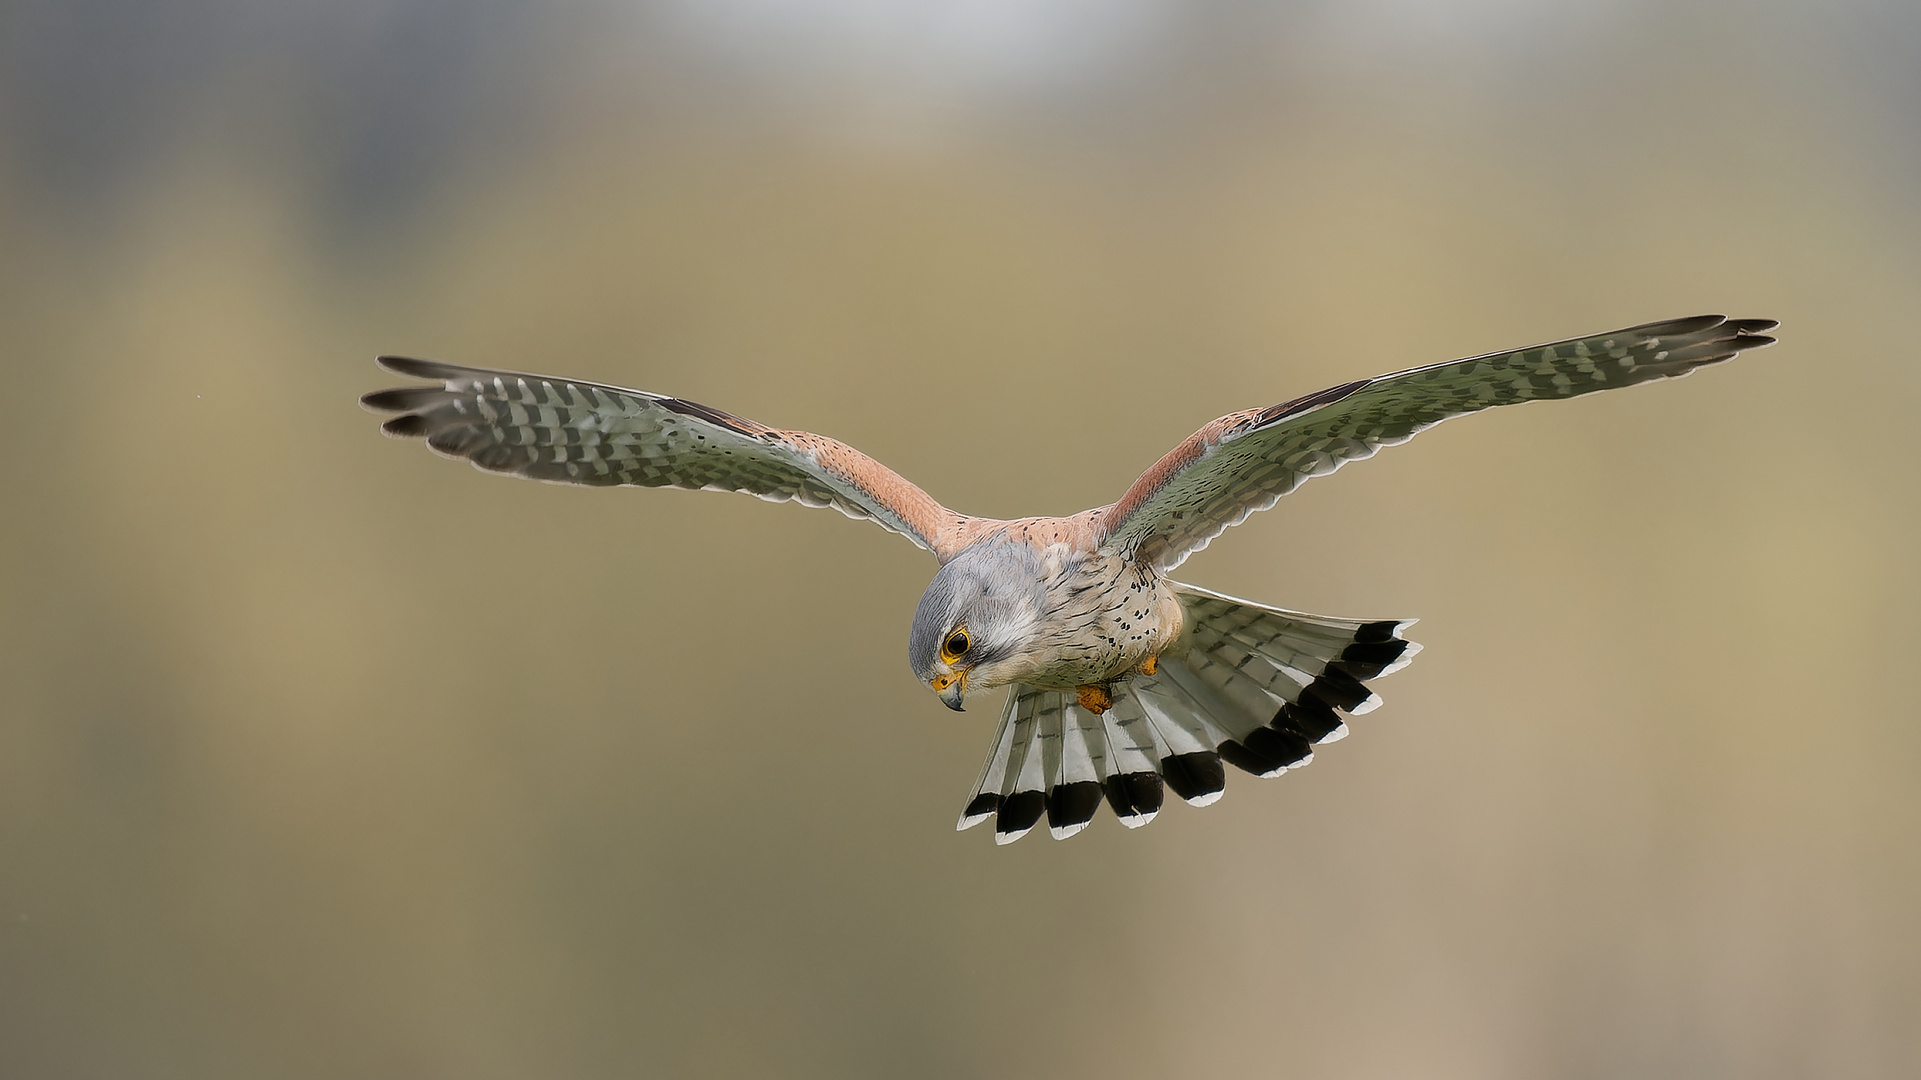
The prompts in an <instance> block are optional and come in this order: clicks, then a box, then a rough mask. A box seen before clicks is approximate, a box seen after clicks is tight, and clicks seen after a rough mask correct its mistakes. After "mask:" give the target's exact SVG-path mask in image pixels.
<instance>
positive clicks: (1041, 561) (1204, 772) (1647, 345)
mask: <svg viewBox="0 0 1921 1080" xmlns="http://www.w3.org/2000/svg"><path fill="white" fill-rule="evenodd" d="M1775 325H1776V324H1775V323H1774V321H1773V320H1771V319H1726V318H1723V317H1722V316H1719V315H1697V316H1695V317H1693V318H1687V319H1675V320H1672V321H1669V322H1657V323H1647V324H1645V325H1642V326H1634V327H1629V328H1627V329H1625V330H1616V331H1614V332H1613V333H1608V334H1599V335H1595V336H1593V337H1585V338H1573V339H1570V340H1567V341H1557V342H1554V343H1553V344H1551V345H1537V346H1534V347H1533V348H1527V349H1515V350H1511V351H1506V352H1498V353H1489V354H1487V355H1485V356H1476V357H1470V358H1468V359H1466V360H1453V361H1449V362H1446V363H1440V364H1430V365H1428V366H1426V367H1417V368H1412V369H1410V370H1407V371H1402V372H1397V373H1395V374H1392V375H1383V376H1380V377H1379V378H1374V379H1360V380H1357V381H1355V382H1349V383H1343V384H1341V385H1340V386H1335V387H1330V388H1328V389H1326V390H1322V391H1320V392H1319V393H1315V394H1309V395H1307V396H1306V397H1300V398H1296V399H1294V400H1293V401H1288V402H1283V403H1281V404H1279V405H1272V406H1269V407H1267V408H1264V409H1249V410H1247V411H1245V412H1236V413H1229V414H1228V415H1226V416H1223V417H1221V418H1219V419H1217V420H1214V421H1213V422H1211V423H1209V424H1207V425H1205V426H1203V427H1202V428H1201V429H1200V430H1199V431H1196V432H1195V433H1194V434H1193V435H1191V436H1189V437H1188V438H1187V440H1186V441H1184V442H1182V443H1181V444H1180V445H1179V446H1176V447H1175V448H1174V449H1173V450H1171V451H1169V452H1168V453H1167V455H1166V456H1165V457H1163V458H1161V459H1160V460H1159V461H1157V462H1155V463H1154V465H1153V467H1152V468H1149V469H1148V470H1147V471H1146V472H1145V473H1143V474H1141V477H1140V479H1138V480H1136V481H1134V484H1133V486H1131V487H1129V488H1128V489H1127V491H1126V492H1125V493H1123V494H1122V495H1121V497H1120V499H1119V500H1117V501H1115V502H1113V503H1109V504H1108V505H1106V506H1099V507H1095V508H1094V509H1092V510H1084V511H1082V512H1080V513H1078V514H1074V515H1072V516H1069V517H1036V518H1022V519H1020V520H1018V521H999V520H994V519H991V518H980V517H969V516H967V515H966V514H960V513H956V512H955V511H952V510H949V509H947V508H946V507H945V506H942V505H941V504H940V503H938V502H935V501H934V500H933V498H932V497H930V496H929V495H928V494H927V493H926V492H924V491H922V490H921V489H920V488H918V487H916V486H915V485H914V484H912V483H911V482H909V481H908V480H906V479H905V478H903V477H901V476H900V475H899V474H897V473H895V472H894V471H893V470H892V469H889V468H888V467H887V466H885V465H882V464H881V463H880V462H878V461H875V460H874V459H873V458H870V457H868V456H867V455H865V454H863V453H861V452H860V451H858V450H855V449H854V448H853V447H851V446H848V445H847V444H845V443H842V442H838V441H836V440H834V439H830V438H827V437H826V436H823V435H815V434H812V433H809V432H805V431H783V430H780V429H778V428H770V427H767V426H765V425H763V424H758V423H755V422H754V421H752V420H745V419H742V418H740V417H738V416H734V415H731V414H729V413H725V412H722V411H720V410H719V409H714V408H709V407H708V406H705V405H697V404H695V403H693V402H691V401H683V400H681V399H678V398H672V397H667V396H664V395H661V394H654V393H649V392H647V391H645V390H624V389H621V388H620V387H616V386H602V385H599V384H596V383H589V382H581V381H579V380H575V379H562V378H556V377H553V376H547V375H529V374H523V373H520V372H513V371H492V370H488V369H485V368H472V367H462V366H460V365H457V364H445V363H440V362H438V361H432V360H411V359H406V358H403V357H394V356H386V357H381V358H380V360H379V363H380V366H381V367H383V368H385V369H386V370H388V371H390V372H393V373H394V374H397V375H407V376H412V377H415V378H420V379H429V380H432V383H433V385H416V386H408V387H404V388H401V389H395V390H382V391H379V392H377V393H372V394H368V395H367V396H365V397H363V398H361V403H362V404H363V405H365V406H366V407H367V408H369V409H372V410H375V411H378V412H386V413H398V414H399V415H397V416H395V417H393V418H392V419H390V420H388V421H386V423H385V424H384V425H383V426H382V428H381V430H383V431H385V432H386V433H387V434H389V435H393V436H399V437H425V438H426V440H427V445H428V446H429V447H431V448H432V449H434V450H435V451H437V452H439V453H441V454H443V455H446V456H449V457H458V458H466V459H467V460H469V461H471V462H473V464H474V465H475V466H476V467H478V468H481V469H484V470H486V471H488V472H500V473H512V474H514V475H517V476H526V477H531V478H533V479H535V480H546V481H549V482H552V483H558V484H584V485H590V486H621V485H631V486H637V487H663V486H671V487H682V488H697V489H703V490H712V491H744V492H747V493H749V494H752V495H758V496H760V497H761V498H763V499H767V500H769V501H772V502H785V501H787V500H796V501H798V502H800V503H802V504H804V505H807V506H831V507H833V508H834V509H836V510H839V511H840V512H841V513H843V514H846V515H847V516H848V517H854V518H865V519H867V520H869V521H872V522H875V523H876V524H878V525H880V526H881V527H882V528H885V529H888V530H891V531H893V532H896V533H899V534H900V535H902V536H905V537H906V538H907V539H909V540H911V541H913V542H914V543H915V544H918V545H920V546H921V547H922V548H925V549H926V550H928V551H930V552H932V553H933V554H934V556H935V557H936V558H938V559H939V560H940V570H939V571H938V572H937V573H936V574H935V575H934V580H933V582H932V583H931V584H929V585H928V586H927V591H926V592H925V593H924V594H923V595H922V596H921V600H920V606H919V608H918V609H917V610H916V611H915V612H914V624H913V628H912V629H911V630H910V631H909V633H908V637H907V659H908V663H909V664H910V666H911V667H912V668H913V671H914V675H915V677H916V678H918V679H920V681H921V682H923V683H925V684H926V685H927V686H928V687H929V688H930V689H932V690H933V691H934V693H935V694H937V695H939V697H940V700H941V701H942V702H944V703H945V704H946V705H947V706H948V707H949V708H952V709H959V708H961V703H962V701H963V700H964V699H966V698H967V697H969V696H970V695H973V694H978V693H980V692H981V691H983V690H990V689H993V688H995V687H1001V686H1005V687H1008V688H1009V692H1008V695H1007V702H1006V706H1005V708H1004V709H1003V710H1002V713H1001V720H1000V727H999V729H998V730H997V731H996V733H995V735H994V742H993V745H992V748H991V749H990V750H989V752H988V755H987V764H986V765H985V767H983V768H982V770H981V774H980V779H979V780H977V781H976V782H975V784H974V787H973V790H972V791H970V792H969V794H968V799H967V803H966V807H965V809H963V810H962V812H961V817H960V823H959V828H962V829H966V828H969V827H971V826H973V825H977V824H979V823H981V822H983V821H985V820H987V819H988V818H990V817H991V818H993V819H994V839H995V841H996V842H998V843H1008V842H1010V841H1013V840H1017V839H1019V838H1020V837H1021V836H1023V835H1025V834H1026V833H1027V832H1028V830H1030V829H1032V828H1033V827H1034V826H1035V825H1036V824H1037V823H1038V822H1039V821H1040V820H1041V818H1042V817H1043V816H1044V817H1046V819H1047V824H1048V828H1049V830H1050V831H1051V832H1052V833H1053V835H1054V837H1055V838H1056V839H1063V838H1065V837H1068V836H1072V835H1073V834H1075V833H1077V832H1079V831H1080V830H1081V829H1083V828H1086V827H1087V824H1088V822H1090V821H1091V820H1093V817H1094V815H1095V813H1096V812H1097V811H1098V810H1099V808H1100V804H1101V802H1102V801H1103V799H1105V801H1106V802H1107V804H1108V805H1109V806H1111V807H1112V808H1113V810H1114V813H1115V815H1116V816H1117V817H1119V818H1120V821H1121V823H1122V824H1123V825H1126V826H1128V827H1130V828H1136V827H1139V826H1141V825H1145V824H1147V822H1148V821H1150V820H1152V819H1153V817H1154V815H1155V814H1156V813H1157V812H1158V811H1159V810H1160V807H1161V800H1162V792H1163V789H1171V790H1172V791H1173V792H1174V794H1175V795H1177V796H1179V797H1180V798H1182V799H1184V800H1186V801H1187V802H1189V803H1192V804H1193V805H1196V806H1205V805H1207V804H1208V803H1211V802H1213V801H1214V800H1215V799H1218V798H1219V797H1220V795H1221V792H1222V790H1223V788H1224V787H1225V786H1226V775H1225V770H1224V769H1223V768H1222V765H1221V763H1222V762H1226V763H1227V764H1230V765H1233V766H1235V767H1237V768H1240V769H1243V770H1245V771H1247V772H1250V773H1253V774H1255V775H1256V776H1279V775H1281V774H1282V773H1283V772H1285V771H1287V770H1288V769H1294V768H1299V767H1300V766H1302V765H1305V764H1307V763H1308V762H1309V761H1310V760H1311V759H1312V758H1313V756H1314V752H1313V747H1314V746H1316V745H1319V744H1321V743H1326V742H1331V741H1333V740H1335V739H1338V738H1340V737H1342V736H1343V735H1345V734H1346V733H1347V726H1346V722H1345V721H1346V717H1347V716H1349V715H1359V714H1362V713H1365V712H1368V711H1370V710H1372V709H1373V708H1375V707H1376V706H1377V705H1379V704H1380V700H1381V699H1380V698H1379V697H1378V696H1376V695H1375V694H1374V693H1373V691H1372V690H1370V689H1369V688H1368V685H1367V684H1368V683H1369V682H1371V681H1372V680H1374V679H1376V678H1379V677H1380V676H1382V675H1386V674H1388V673H1389V672H1392V671H1395V670H1397V669H1399V668H1401V667H1402V666H1404V665H1406V664H1407V662H1408V661H1409V660H1411V659H1412V658H1413V656H1414V654H1415V653H1416V652H1417V651H1419V649H1420V646H1419V645H1416V644H1415V643H1413V642H1411V641H1409V640H1407V639H1406V638H1405V637H1403V636H1402V631H1404V630H1405V629H1406V628H1407V627H1408V626H1409V625H1410V624H1411V623H1412V622H1413V620H1412V619H1406V620H1392V619H1389V620H1366V619H1336V618H1329V617H1326V616H1322V615H1309V614H1306V613H1304V612H1299V611H1289V610H1287V609H1285V608H1277V607H1269V606H1267V605H1265V604H1257V603H1253V602H1251V601H1247V600H1239V599H1235V598H1234V597H1231V596H1223V595H1221V594H1220V593H1216V592H1210V591H1208V590H1206V589H1202V588H1197V587H1196V586H1193V585H1188V584H1184V583H1182V582H1178V581H1174V580H1172V579H1171V578H1169V577H1168V576H1167V575H1168V574H1169V573H1170V572H1171V571H1172V570H1173V569H1174V568H1175V567H1177V566H1179V565H1180V564H1181V562H1182V560H1184V559H1186V558H1187V557H1188V556H1189V555H1190V554H1192V553H1194V552H1196V551H1199V550H1200V549H1201V548H1204V547H1206V546H1207V544H1208V541H1210V540H1212V539H1214V537H1216V536H1219V535H1220V534H1221V532H1222V531H1224V530H1225V529H1227V527H1228V526H1230V525H1237V524H1239V523H1240V522H1242V521H1243V520H1245V519H1246V518H1247V516H1248V515H1249V514H1252V513H1254V512H1255V511H1257V510H1265V509H1267V508H1268V507H1270V506H1273V505H1274V502H1275V500H1277V499H1279V498H1280V497H1281V496H1283V495H1286V494H1287V493H1288V492H1290V491H1293V490H1294V488H1295V487H1296V486H1298V485H1299V484H1300V483H1301V482H1302V481H1303V480H1306V479H1308V478H1310V477H1315V476H1324V475H1326V474H1328V473H1331V472H1333V471H1334V470H1336V469H1338V468H1340V467H1341V466H1342V465H1345V464H1347V463H1348V462H1350V461H1358V460H1360V459H1362V458H1365V457H1371V456H1373V454H1374V452H1375V451H1376V450H1378V449H1380V448H1381V447H1383V446H1392V445H1394V444H1396V443H1401V442H1405V441H1407V440H1408V439H1409V438H1411V437H1413V435H1414V434H1415V433H1416V432H1419V431H1422V430H1425V429H1426V428H1429V427H1432V426H1434V425H1435V424H1438V423H1440V422H1441V421H1443V420H1446V419H1448V418H1449V417H1453V416H1460V415H1462V414H1464V413H1471V412H1476V411H1479V410H1481V409H1485V408H1490V407H1492V406H1496V405H1513V404H1517V403H1520V402H1524V401H1539V400H1553V399H1558V398H1570V397H1575V396H1578V395H1581V394H1587V393H1592V392H1594V391H1597V390H1612V389H1614V388H1616V387H1621V386H1633V385H1634V384H1636V383H1643V382H1650V381H1653V380H1655V379H1666V378H1678V377H1679V376H1682V375H1686V374H1688V373H1690V372H1692V371H1693V370H1694V369H1696V368H1699V367H1705V366H1706V365H1708V364H1715V363H1719V362H1721V361H1723V360H1727V359H1730V358H1732V357H1733V356H1735V355H1736V354H1737V353H1739V352H1741V351H1742V350H1744V349H1752V348H1756V347H1758V346H1763V345H1768V344H1771V343H1772V342H1773V341H1774V339H1773V338H1771V337H1768V336H1766V332H1767V331H1769V330H1772V329H1773V328H1774V326H1775Z"/></svg>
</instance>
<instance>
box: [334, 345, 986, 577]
mask: <svg viewBox="0 0 1921 1080" xmlns="http://www.w3.org/2000/svg"><path fill="white" fill-rule="evenodd" d="M379 364H380V366H381V367H383V368H385V369H386V370H388V371H391V372H393V373H394V374H396V375H410V376H413V377H415V378H419V379H433V380H436V381H438V382H439V383H440V385H439V386H409V387H402V388H400V389H396V390H381V391H378V392H376V393H372V394H368V395H367V396H365V397H363V398H361V399H360V403H361V404H362V405H364V406H366V407H367V408H369V409H372V410H375V411H378V412H392V413H399V414H400V415H399V416H396V417H394V418H393V419H391V420H388V421H387V422H386V423H385V424H383V425H381V430H382V431H384V432H386V433H387V434H388V435H392V436H396V437H402V438H405V437H414V438H419V437H425V438H426V440H427V445H428V446H429V447H431V448H432V449H433V450H435V451H436V452H438V453H440V454H443V455H445V456H447V457H457V458H466V459H467V460H468V461H471V462H473V463H474V466H475V467H476V468H480V469H485V470H487V471H488V472H499V473H512V474H514V475H516V476H525V477H530V478H532V479H535V480H546V481H549V482H551V483H557V484H586V485H594V486H614V485H633V486H636V487H680V488H695V489H700V490H707V491H744V492H747V493H748V494H750V495H758V496H760V497H761V498H763V499H767V500H769V501H771V502H786V501H788V500H790V499H791V500H793V501H796V502H799V503H801V504H803V505H806V506H831V507H833V508H834V509H836V510H839V511H840V512H841V513H843V514H846V515H847V516H848V517H852V518H865V519H866V520H868V521H872V522H875V523H877V524H879V525H880V526H881V527H882V528H885V529H890V530H892V531H894V532H897V533H899V534H901V535H902V536H905V537H907V538H908V539H909V540H912V541H913V542H914V543H916V544H919V545H920V546H921V547H923V548H926V549H927V550H929V551H932V552H933V553H935V554H936V555H939V556H940V557H941V558H942V559H943V560H945V559H947V558H950V557H952V555H953V554H954V553H955V552H956V551H958V550H959V548H960V547H961V546H964V545H963V544H962V543H961V541H960V535H961V533H962V532H963V530H964V526H965V525H966V523H967V522H968V521H969V520H970V519H968V518H966V517H964V516H962V515H960V514H956V513H954V512H953V511H951V510H948V509H947V508H946V507H944V506H942V505H941V504H939V503H937V502H935V501H934V500H933V498H932V497H931V496H929V495H928V494H927V493H926V492H925V491H922V490H921V489H920V488H918V487H916V486H915V485H913V484H912V483H910V482H908V481H907V480H906V479H904V478H902V477H901V476H900V474H898V473H896V472H894V471H893V470H892V469H889V468H888V467H887V466H885V465H882V464H881V463H880V462H878V461H875V460H874V459H873V458H870V457H868V456H867V455H866V454H863V453H861V452H860V451H858V450H856V449H854V448H853V447H851V446H848V445H847V444H846V443H843V442H839V441H837V440H834V439H829V438H827V437H825V436H822V435H815V434H813V433H811V432H806V431H780V430H777V429H775V428H770V427H767V426H765V425H762V424H757V423H755V422H753V421H752V420H743V419H741V418H740V417H738V416H733V415H730V414H728V413H724V412H721V411H720V410H719V409H712V408H708V407H707V406H705V405H697V404H695V403H693V402H691V401H682V400H680V399H679V398H671V397H666V396H664V395H662V394H650V393H648V392H647V391H645V390H626V389H622V388H621V387H618V386H602V385H600V384H598V383H590V382H581V381H579V380H577V379H560V378H554V377H552V376H547V375H528V374H524V373H521V372H516V371H493V370H489V369H487V368H471V367H461V366H459V365H455V364H443V363H439V362H437V361H432V360H410V359H407V358H405V357H399V356H383V357H381V358H380V360H379Z"/></svg>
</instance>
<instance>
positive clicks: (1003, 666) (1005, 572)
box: [907, 541, 1047, 711]
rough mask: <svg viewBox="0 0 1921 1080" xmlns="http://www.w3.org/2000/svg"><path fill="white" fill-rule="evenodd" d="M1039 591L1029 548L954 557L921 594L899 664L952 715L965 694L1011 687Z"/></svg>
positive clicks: (1036, 616) (1035, 556) (1042, 589)
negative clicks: (905, 665) (904, 662)
mask: <svg viewBox="0 0 1921 1080" xmlns="http://www.w3.org/2000/svg"><path fill="white" fill-rule="evenodd" d="M1046 599H1047V590H1046V585H1045V583H1044V581H1043V580H1042V575H1041V558H1040V555H1039V553H1038V552H1036V551H1035V550H1034V548H1033V547H1032V546H1031V545H1028V544H1024V543H1019V542H1014V543H1005V542H996V541H987V542H985V543H981V544H976V545H975V546H973V547H971V548H968V549H967V550H965V551H963V552H961V553H960V554H959V555H956V556H954V558H953V559H952V560H950V561H949V562H948V563H947V565H945V566H943V567H941V568H940V573H938V574H935V575H934V580H933V582H932V583H930V584H929V585H928V586H927V591H926V592H925V593H922V594H921V598H920V607H919V608H917V609H916V610H915V611H914V629H913V630H912V631H911V632H910V633H909V634H908V635H907V662H908V663H909V664H910V665H912V666H913V669H914V676H915V677H916V678H918V679H920V681H921V682H924V683H926V684H927V685H928V687H929V688H930V689H932V690H933V691H934V692H935V693H936V694H939V695H940V699H941V701H942V702H943V703H945V704H946V705H947V707H948V708H950V709H953V710H955V711H959V710H960V707H961V700H962V698H964V697H965V696H966V695H967V694H968V693H969V692H970V691H974V690H986V689H990V688H992V687H996V686H1005V685H1007V684H1008V683H1010V682H1014V681H1015V680H1016V679H1017V678H1018V676H1019V674H1020V673H1021V672H1022V671H1023V670H1025V668H1026V667H1027V666H1028V663H1029V661H1028V651H1029V650H1028V649H1027V645H1028V642H1029V640H1030V638H1031V637H1032V636H1033V633H1034V628H1035V627H1036V626H1037V625H1038V624H1039V622H1040V617H1041V612H1042V611H1043V610H1044V607H1045V604H1046Z"/></svg>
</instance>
